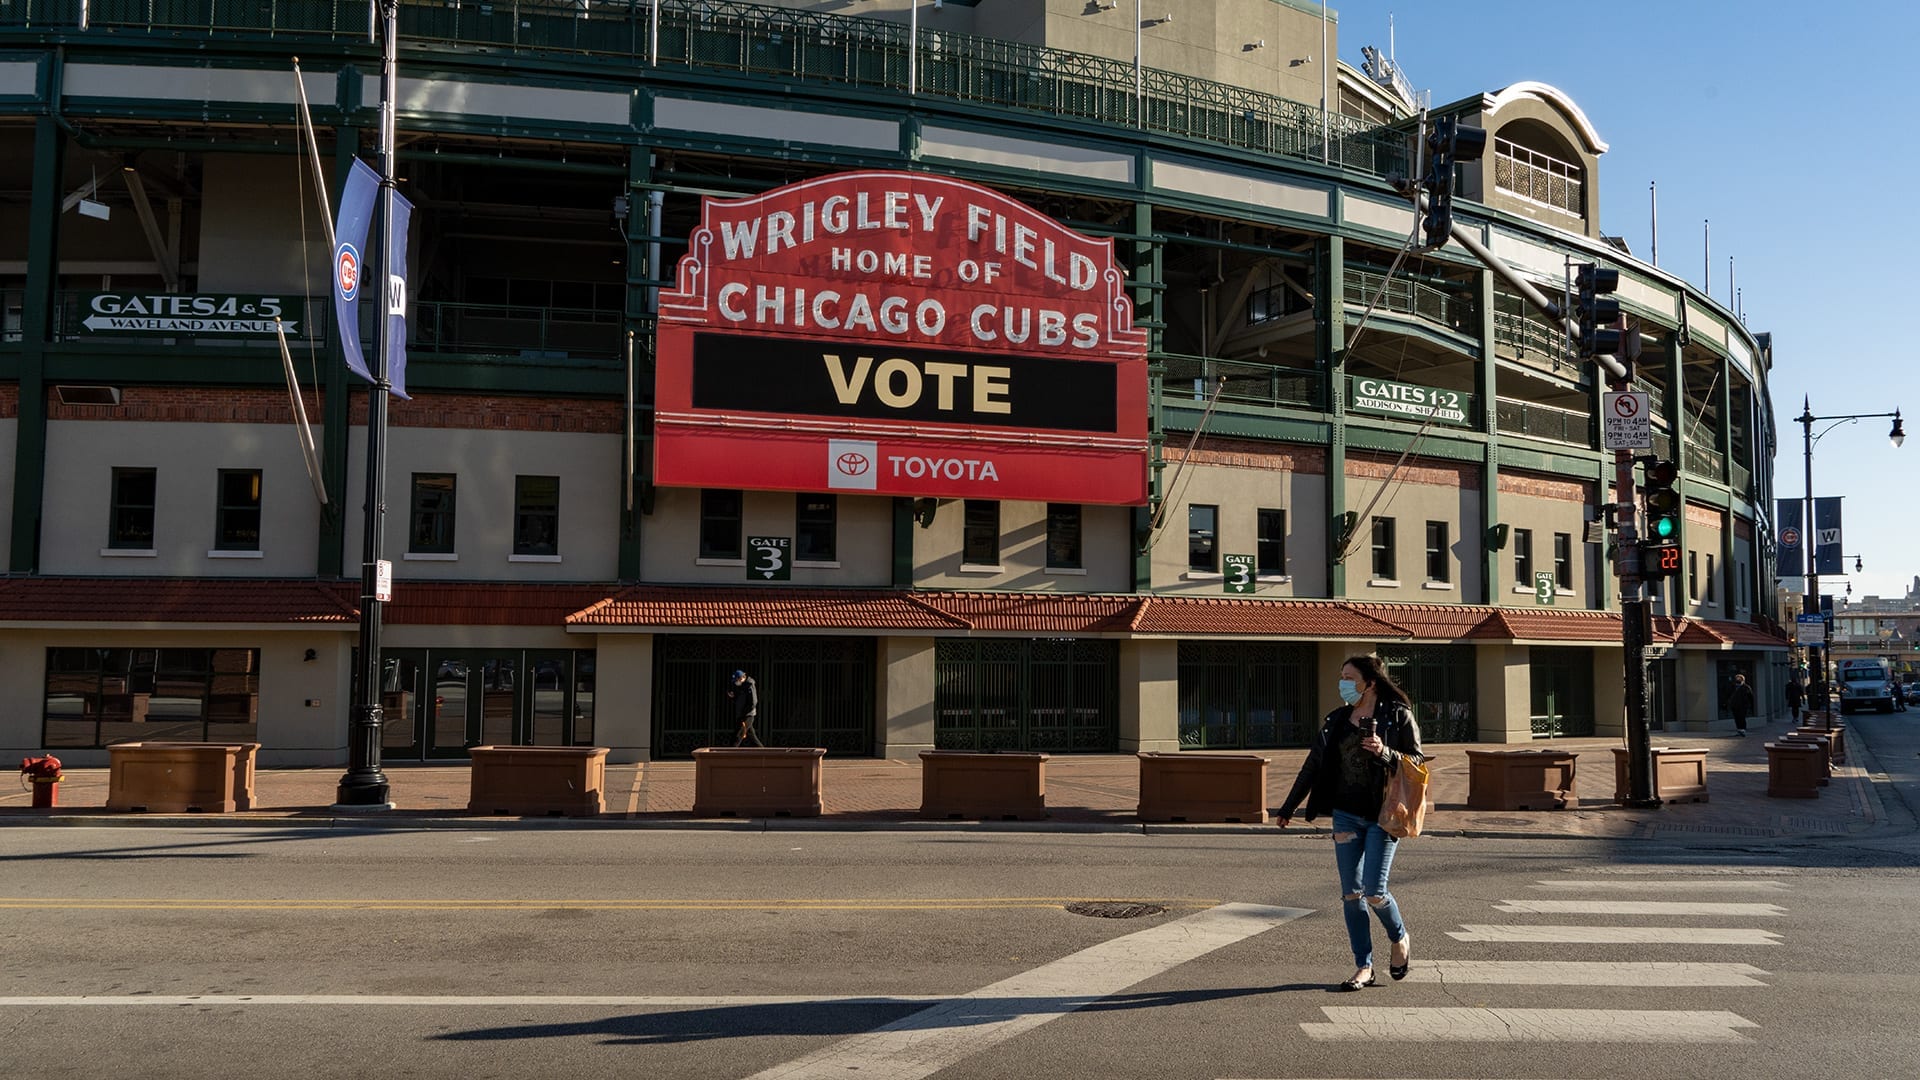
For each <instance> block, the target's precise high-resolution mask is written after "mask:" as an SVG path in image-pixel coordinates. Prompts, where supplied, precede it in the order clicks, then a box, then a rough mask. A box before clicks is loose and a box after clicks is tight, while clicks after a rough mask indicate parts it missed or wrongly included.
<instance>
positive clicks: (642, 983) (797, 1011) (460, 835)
mask: <svg viewBox="0 0 1920 1080" xmlns="http://www.w3.org/2000/svg"><path fill="white" fill-rule="evenodd" d="M1888 722H1889V723H1895V722H1897V723H1900V724H1901V726H1902V731H1901V732H1900V733H1899V734H1898V735H1897V736H1891V737H1889V738H1888V739H1887V741H1886V742H1884V743H1879V744H1876V745H1877V746H1880V747H1884V749H1881V751H1880V754H1879V756H1880V758H1881V759H1882V760H1883V761H1885V760H1887V759H1889V758H1890V757H1891V755H1892V753H1893V752H1894V751H1895V747H1896V743H1897V741H1898V739H1900V738H1905V737H1906V735H1907V734H1909V732H1907V731H1906V730H1905V729H1906V728H1907V727H1908V725H1906V724H1905V723H1904V718H1888ZM1908 752H1912V751H1908ZM1906 760H1909V761H1910V760H1913V759H1911V758H1908V759H1906ZM1902 765H1904V762H1902ZM0 845H4V846H3V847H0V863H4V865H5V871H4V873H5V883H6V884H5V885H4V887H0V908H5V909H7V910H6V914H5V916H4V917H0V957H4V965H0V971H3V972H4V975H0V1075H6V1076H22V1077H26V1076H32V1077H119V1076H142V1077H156V1078H158V1077H183V1078H185V1077H227V1076H232V1077H240V1076H246V1077H258V1076H260V1075H262V1074H270V1075H273V1074H277V1075H281V1076H289V1077H292V1076H299V1077H371V1076H383V1077H386V1076H405V1077H442V1076H444V1077H455V1076H458V1077H495V1076H498V1077H515V1078H520V1077H530V1076H531V1077H539V1076H557V1075H570V1076H580V1077H598V1076H621V1077H627V1076H671V1077H689V1078H696V1077H697V1078H704V1077H715V1078H721V1077H727V1078H742V1077H767V1078H772V1077H785V1078H799V1077H825V1076H836V1077H845V1076H851V1075H858V1076H860V1077H862V1078H863V1080H873V1078H874V1077H886V1078H891V1080H905V1078H908V1077H922V1076H938V1077H940V1078H942V1080H963V1078H964V1080H977V1078H988V1077H995V1078H997V1077H1030V1076H1031V1077H1049V1076H1057V1077H1140V1078H1220V1077H1242V1078H1264V1077H1276V1078H1277V1077H1402V1076H1453V1077H1465V1076H1472V1077H1511V1078H1519V1077H1540V1076H1555V1077H1575V1078H1578V1077H1595V1078H1598V1077H1617V1076H1645V1077H1700V1078H1709V1077H1710V1078H1713V1080H1724V1078H1725V1077H1728V1076H1749V1077H1771V1076H1838V1075H1849V1076H1871V1077H1882V1076H1887V1077H1891V1076H1906V1075H1913V1074H1914V1073H1915V1072H1916V1071H1917V1070H1920V1034H1916V1033H1915V1032H1914V1030H1913V1025H1912V1023H1911V1018H1912V1017H1913V1016H1914V1015H1916V1014H1920V973H1916V972H1915V971H1914V969H1913V955H1914V953H1913V948H1912V945H1911V943H1910V941H1908V939H1907V936H1906V934H1905V931H1904V930H1902V929H1901V928H1900V926H1899V924H1898V923H1897V921H1896V918H1895V916H1896V914H1897V913H1898V912H1901V911H1903V910H1905V909H1906V908H1908V907H1910V906H1911V904H1912V900H1913V898H1914V897H1915V896H1916V895H1920V871H1917V870H1916V869H1915V866H1916V862H1915V860H1914V858H1913V857H1912V854H1911V846H1910V845H1911V834H1910V832H1901V831H1899V830H1889V831H1888V832H1886V833H1885V834H1883V835H1882V836H1879V837H1877V838H1875V839H1874V840H1873V842H1866V843H1853V842H1848V843H1847V844H1846V845H1844V846H1840V845H1837V844H1835V843H1833V842H1806V843H1800V844H1793V845H1751V844H1750V845H1739V846H1728V845H1724V844H1723V845H1719V846H1697V845H1696V846H1683V845H1662V844H1657V843H1652V842H1645V841H1640V842H1634V843H1627V844H1623V843H1602V842H1568V841H1556V842H1543V841H1519V840H1484V839H1483V840H1475V839H1465V838H1446V837H1432V838H1421V839H1418V840H1414V841H1410V842H1408V843H1406V844H1404V845H1403V846H1402V850H1401V855H1400V859H1399V862H1398V863H1397V865H1396V870H1395V874H1394V891H1395V892H1396V894H1397V895H1398V896H1399V898H1400V900H1401V902H1402V904H1403V905H1404V907H1405V909H1406V911H1407V916H1408V919H1409V926H1410V928H1411V930H1412V933H1413V937H1414V948H1415V958H1416V959H1415V965H1414V975H1413V977H1412V978H1409V979H1408V980H1407V981H1405V982H1401V983H1388V981H1387V980H1385V979H1383V980H1382V982H1383V984H1385V985H1382V986H1380V987H1378V988H1374V989H1370V990H1366V991H1362V992H1361V993H1358V994H1336V993H1330V992H1329V991H1328V986H1329V985H1330V984H1332V983H1334V982H1337V981H1338V980H1339V979H1342V978H1344V977H1346V975H1347V974H1349V972H1350V970H1351V969H1350V963H1351V961H1350V958H1349V956H1348V952H1347V948H1346V943H1345V933H1344V930H1343V927H1342V923H1341V918H1340V912H1339V908H1338V906H1337V891H1336V887H1335V883H1334V877H1333V872H1332V867H1331V856H1330V852H1329V850H1328V844H1327V842H1326V839H1325V838H1324V836H1318V837H1308V836H1300V835H1288V834H1282V833H1280V832H1279V831H1278V830H1274V831H1271V832H1266V833H1260V834H1255V835H1192V836H1143V835H1138V834H1071V833H1044V832H1036V833H968V832H945V833H938V834H924V833H916V834H905V833H900V832H890V831H885V830H875V831H865V832H862V831H837V832H818V831H813V832H810V831H805V830H800V829H795V830H791V831H787V830H772V831H766V832H691V831H686V832H682V831H665V830H659V831H652V830H650V831H645V832H612V831H605V830H595V831H570V830H532V829H513V828H502V829H498V830H462V831H447V830H438V831H429V830H421V831H411V830H397V829H391V828H389V829H370V830H367V831H362V832H348V831H342V830H337V829H336V830H324V831H322V830H315V831H303V830H298V829H271V830H265V829H257V828H255V829H246V830H225V829H219V828H214V827H206V826H203V827H199V828H190V829H180V830H175V829H162V828H153V827H147V828H135V829H113V828H92V829H71V828H66V829H61V828H31V827H16V828H10V829H7V830H5V831H4V832H3V833H0ZM1076 900H1101V901H1127V902H1133V903H1138V904H1142V905H1152V906H1155V907H1161V908H1164V909H1165V910H1164V912H1161V913H1157V914H1144V915H1139V916H1137V917H1132V918H1102V917H1089V916H1086V915H1081V914H1074V913H1072V912H1071V911H1070V910H1069V905H1070V904H1071V903H1072V902H1074V901H1076ZM1110 913H1111V912H1110ZM1127 913H1129V914H1130V913H1131V912H1127ZM1376 937H1377V939H1378V940H1380V941H1381V948H1382V951H1383V952H1384V937H1383V936H1380V935H1379V934H1378V933H1377V931H1376Z"/></svg>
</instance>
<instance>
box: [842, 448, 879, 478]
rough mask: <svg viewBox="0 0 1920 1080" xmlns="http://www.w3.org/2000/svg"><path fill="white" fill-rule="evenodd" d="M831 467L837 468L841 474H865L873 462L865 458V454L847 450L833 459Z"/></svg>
mask: <svg viewBox="0 0 1920 1080" xmlns="http://www.w3.org/2000/svg"><path fill="white" fill-rule="evenodd" d="M833 467H834V468H836V469H839V470H840V472H841V475H843V476H865V475H866V473H867V470H868V469H871V468H873V462H872V461H869V460H868V459H867V455H865V454H859V453H855V452H853V451H851V450H849V451H847V452H846V453H844V454H841V455H840V456H839V457H838V458H836V459H834V462H833Z"/></svg>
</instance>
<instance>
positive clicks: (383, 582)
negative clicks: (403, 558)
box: [373, 559, 393, 604]
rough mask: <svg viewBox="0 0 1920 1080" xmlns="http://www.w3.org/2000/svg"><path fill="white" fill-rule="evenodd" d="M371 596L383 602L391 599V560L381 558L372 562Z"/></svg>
mask: <svg viewBox="0 0 1920 1080" xmlns="http://www.w3.org/2000/svg"><path fill="white" fill-rule="evenodd" d="M373 598H374V599H375V600H378V601H380V602H381V603H383V604H386V603H391V602H392V601H393V561H392V560H391V559H381V560H380V561H378V562H376V563H374V564H373Z"/></svg>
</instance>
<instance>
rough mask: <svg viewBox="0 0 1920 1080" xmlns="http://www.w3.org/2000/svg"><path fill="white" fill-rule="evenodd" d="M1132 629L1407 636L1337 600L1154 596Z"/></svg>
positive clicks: (1401, 629) (1147, 631) (1223, 633)
mask: <svg viewBox="0 0 1920 1080" xmlns="http://www.w3.org/2000/svg"><path fill="white" fill-rule="evenodd" d="M1133 629H1134V630H1135V631H1136V632H1138V633H1143V634H1207V635H1211V636H1227V635H1260V636H1269V635H1271V636H1275V637H1302V638H1342V639H1362V640H1379V639H1381V638H1389V639H1400V638H1405V637H1407V636H1408V631H1407V629H1406V628H1405V627H1402V626H1397V625H1395V624H1393V623H1390V622H1386V621H1384V620H1382V619H1379V618H1375V617H1374V616H1372V615H1369V614H1368V613H1367V612H1365V611H1363V610H1360V606H1359V605H1354V604H1347V603H1342V602H1340V601H1337V600H1245V599H1239V598H1233V597H1212V596H1209V597H1200V596H1154V597H1145V598H1142V599H1141V602H1140V606H1139V614H1138V615H1137V616H1136V617H1135V618H1134V620H1133Z"/></svg>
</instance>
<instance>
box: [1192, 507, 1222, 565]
mask: <svg viewBox="0 0 1920 1080" xmlns="http://www.w3.org/2000/svg"><path fill="white" fill-rule="evenodd" d="M1219 535H1220V508H1219V507H1217V506H1197V505H1196V506H1189V507H1187V569H1189V570H1198V571H1201V572H1202V573H1214V572H1216V571H1218V570H1219V569H1220V564H1219V561H1218V559H1217V557H1216V552H1217V551H1218V550H1219V547H1220V545H1219V544H1218V543H1217V542H1216V541H1217V540H1218V538H1219Z"/></svg>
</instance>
